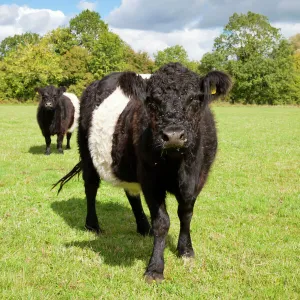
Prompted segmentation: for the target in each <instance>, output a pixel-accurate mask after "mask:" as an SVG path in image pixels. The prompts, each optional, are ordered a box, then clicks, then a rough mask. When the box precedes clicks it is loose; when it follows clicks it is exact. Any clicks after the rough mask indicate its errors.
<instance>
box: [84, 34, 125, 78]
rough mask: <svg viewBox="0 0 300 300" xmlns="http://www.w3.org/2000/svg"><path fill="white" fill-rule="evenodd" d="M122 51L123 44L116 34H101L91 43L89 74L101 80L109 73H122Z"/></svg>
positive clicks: (123, 67)
mask: <svg viewBox="0 0 300 300" xmlns="http://www.w3.org/2000/svg"><path fill="white" fill-rule="evenodd" d="M124 50H125V44H124V42H123V41H122V40H121V39H120V37H119V36H118V35H117V34H115V33H112V32H109V31H107V32H102V33H101V37H100V38H99V39H95V40H94V41H93V43H92V56H91V60H90V63H89V70H90V72H91V73H92V74H93V75H94V77H95V78H96V79H101V78H102V77H103V76H105V75H107V74H108V73H110V72H119V71H123V70H124V69H126V62H125V60H124Z"/></svg>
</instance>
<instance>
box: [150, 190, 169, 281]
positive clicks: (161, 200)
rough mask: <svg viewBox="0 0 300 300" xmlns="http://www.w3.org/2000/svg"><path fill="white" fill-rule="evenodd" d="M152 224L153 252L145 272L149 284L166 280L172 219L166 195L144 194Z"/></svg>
mask: <svg viewBox="0 0 300 300" xmlns="http://www.w3.org/2000/svg"><path fill="white" fill-rule="evenodd" d="M144 195H145V198H146V201H147V204H148V207H149V210H150V214H151V222H152V230H153V235H154V243H153V251H152V255H151V258H150V261H149V264H148V267H147V269H146V272H145V280H146V281H147V282H149V283H150V282H152V281H153V280H155V281H156V282H158V283H159V282H161V281H162V280H163V279H164V275H163V273H164V250H165V246H166V237H167V234H168V231H169V227H170V219H169V215H168V213H167V210H166V205H165V193H162V194H161V195H156V196H154V195H153V196H152V195H149V194H147V193H145V192H144Z"/></svg>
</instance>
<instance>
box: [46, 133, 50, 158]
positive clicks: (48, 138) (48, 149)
mask: <svg viewBox="0 0 300 300" xmlns="http://www.w3.org/2000/svg"><path fill="white" fill-rule="evenodd" d="M45 142H46V150H45V155H50V153H51V149H50V145H51V136H50V135H45Z"/></svg>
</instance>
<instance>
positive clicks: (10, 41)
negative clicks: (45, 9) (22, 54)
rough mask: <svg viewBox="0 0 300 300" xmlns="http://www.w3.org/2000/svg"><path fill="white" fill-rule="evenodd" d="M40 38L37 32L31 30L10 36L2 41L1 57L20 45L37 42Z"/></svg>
mask: <svg viewBox="0 0 300 300" xmlns="http://www.w3.org/2000/svg"><path fill="white" fill-rule="evenodd" d="M40 38H41V37H40V36H39V35H38V34H37V33H31V32H26V33H23V34H15V35H14V36H9V37H7V38H5V39H4V40H3V41H2V42H1V43H0V57H3V56H5V55H6V54H7V53H9V52H10V51H13V50H16V49H17V47H18V46H20V45H22V46H24V45H27V44H37V43H38V42H39V40H40Z"/></svg>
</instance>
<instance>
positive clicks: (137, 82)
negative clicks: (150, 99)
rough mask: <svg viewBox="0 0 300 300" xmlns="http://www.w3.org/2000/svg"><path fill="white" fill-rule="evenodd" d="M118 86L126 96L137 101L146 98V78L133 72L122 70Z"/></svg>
mask: <svg viewBox="0 0 300 300" xmlns="http://www.w3.org/2000/svg"><path fill="white" fill-rule="evenodd" d="M119 86H120V88H121V89H122V91H123V92H124V93H125V95H126V96H127V97H130V98H132V99H135V100H138V101H144V100H145V98H146V80H145V79H143V78H142V77H141V76H140V75H137V74H136V73H134V72H124V73H123V74H122V75H121V76H120V78H119Z"/></svg>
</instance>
